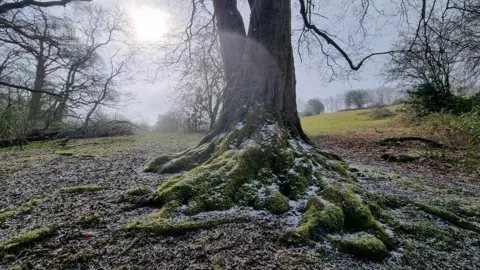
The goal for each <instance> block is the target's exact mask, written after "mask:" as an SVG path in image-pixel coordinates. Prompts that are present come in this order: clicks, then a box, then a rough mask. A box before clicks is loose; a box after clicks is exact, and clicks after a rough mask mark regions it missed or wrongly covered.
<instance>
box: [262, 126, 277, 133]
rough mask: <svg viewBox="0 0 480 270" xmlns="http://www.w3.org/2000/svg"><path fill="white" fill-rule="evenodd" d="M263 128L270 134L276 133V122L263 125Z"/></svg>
mask: <svg viewBox="0 0 480 270" xmlns="http://www.w3.org/2000/svg"><path fill="white" fill-rule="evenodd" d="M265 128H266V129H267V130H268V131H269V132H270V133H272V134H275V133H277V124H273V125H265Z"/></svg>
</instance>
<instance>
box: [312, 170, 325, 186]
mask: <svg viewBox="0 0 480 270" xmlns="http://www.w3.org/2000/svg"><path fill="white" fill-rule="evenodd" d="M313 175H314V176H315V178H316V179H317V182H316V185H317V186H318V187H319V188H320V190H323V189H324V188H325V182H323V175H322V172H321V171H320V170H316V171H315V172H314V173H313Z"/></svg>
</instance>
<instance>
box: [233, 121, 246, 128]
mask: <svg viewBox="0 0 480 270" xmlns="http://www.w3.org/2000/svg"><path fill="white" fill-rule="evenodd" d="M244 126H245V124H243V122H238V123H237V125H236V126H235V128H236V129H238V130H240V129H242V128H243V127H244Z"/></svg>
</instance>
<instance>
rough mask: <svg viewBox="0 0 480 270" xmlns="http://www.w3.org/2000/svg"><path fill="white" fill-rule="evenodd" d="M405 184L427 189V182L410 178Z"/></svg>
mask: <svg viewBox="0 0 480 270" xmlns="http://www.w3.org/2000/svg"><path fill="white" fill-rule="evenodd" d="M403 183H404V185H405V186H407V187H409V188H412V189H416V190H422V191H423V190H426V187H425V184H424V183H422V182H420V181H415V180H408V181H405V182H403Z"/></svg>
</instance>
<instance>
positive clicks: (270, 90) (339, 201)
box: [129, 0, 392, 257]
mask: <svg viewBox="0 0 480 270" xmlns="http://www.w3.org/2000/svg"><path fill="white" fill-rule="evenodd" d="M249 4H251V11H252V12H251V17H250V24H249V30H248V35H247V36H246V35H245V30H244V28H243V27H244V26H243V21H242V19H241V16H240V13H239V12H238V10H237V8H236V1H235V0H215V1H214V6H215V14H216V16H217V23H218V26H219V27H218V28H219V30H220V42H221V49H222V57H223V61H224V66H225V72H226V78H227V80H228V82H227V87H226V89H225V101H224V104H223V106H222V112H221V115H220V117H219V120H218V122H217V124H216V126H215V128H214V129H213V130H212V131H211V132H210V133H209V134H208V135H207V136H206V137H204V138H203V140H202V141H201V142H200V144H199V146H197V147H196V148H194V149H190V150H187V151H185V152H183V153H180V154H177V155H173V156H161V157H158V158H155V159H154V160H152V161H151V162H150V163H149V164H148V165H147V166H146V168H145V170H146V171H147V172H157V173H178V172H183V171H186V172H185V173H183V174H181V175H177V176H174V177H172V178H170V179H169V180H167V181H166V182H164V183H163V184H162V185H161V186H160V187H159V188H158V190H157V192H156V198H157V200H158V201H159V202H160V204H161V205H162V209H161V210H160V212H159V213H158V214H156V215H155V216H153V217H151V218H149V219H147V220H146V221H144V222H139V223H133V224H131V225H130V226H129V227H130V228H131V229H144V230H151V231H157V232H165V231H178V230H183V229H189V228H190V225H191V224H190V223H187V224H183V225H179V226H176V225H173V224H172V223H171V222H172V220H173V219H170V218H171V217H173V216H175V215H177V214H178V213H179V212H180V213H181V214H184V215H185V216H186V217H188V216H192V215H196V214H198V213H200V212H208V211H212V210H226V209H230V208H232V207H234V206H239V207H247V208H248V207H253V208H255V209H260V210H266V211H269V212H271V213H275V214H281V213H285V212H288V211H294V212H295V213H298V212H296V211H302V210H304V211H306V216H305V217H302V223H301V224H299V225H301V226H300V227H299V228H298V229H296V230H294V231H293V232H292V235H295V237H296V238H301V239H308V238H311V237H317V236H318V235H319V233H320V235H324V234H325V232H330V233H338V232H340V231H342V230H343V229H348V230H352V231H368V232H370V233H372V234H374V235H376V236H377V237H378V238H379V239H381V241H380V240H378V239H377V238H372V239H369V241H371V242H372V243H374V244H378V248H376V249H374V250H375V251H378V253H379V254H380V255H378V254H376V255H378V256H380V257H382V256H385V254H386V248H385V244H386V245H387V246H391V244H392V241H391V239H390V237H389V236H388V235H387V234H386V232H385V230H384V229H383V228H382V227H381V226H380V225H379V223H378V222H377V221H376V220H375V219H374V217H373V216H372V213H371V212H370V210H369V209H368V207H367V206H366V205H364V204H363V203H362V202H361V201H360V200H359V199H358V197H357V196H356V195H355V193H354V190H355V191H356V192H359V191H364V190H363V189H362V188H361V187H360V186H358V184H356V182H355V177H354V175H353V174H352V173H351V172H349V171H348V165H346V164H345V163H344V162H343V161H341V160H339V158H338V157H336V156H335V155H332V154H328V153H325V152H322V151H320V150H319V149H317V148H315V147H314V146H312V145H311V144H309V140H308V138H307V136H306V135H305V134H304V132H303V131H302V128H301V125H300V120H299V118H298V114H297V108H296V97H295V70H294V61H293V50H292V45H291V8H290V4H291V3H290V0H256V1H249ZM307 200H308V201H309V203H307V205H306V206H305V209H295V208H294V207H291V206H290V201H296V202H304V203H305V202H306V201H307ZM323 200H326V201H329V202H331V203H332V204H329V203H326V204H324V203H323ZM334 204H335V205H334ZM299 205H301V203H300V204H299ZM307 213H308V214H307ZM312 213H313V214H312ZM322 213H323V214H322ZM322 219H325V220H322ZM202 224H203V225H200V226H204V225H205V226H206V224H207V225H208V224H210V223H202ZM360 240H363V239H360ZM335 241H337V240H335V239H333V240H332V242H335ZM339 243H340V244H339V245H342V243H341V242H339ZM367 252H368V251H367ZM376 255H375V256H376Z"/></svg>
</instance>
